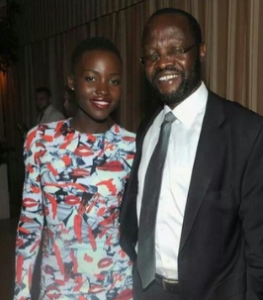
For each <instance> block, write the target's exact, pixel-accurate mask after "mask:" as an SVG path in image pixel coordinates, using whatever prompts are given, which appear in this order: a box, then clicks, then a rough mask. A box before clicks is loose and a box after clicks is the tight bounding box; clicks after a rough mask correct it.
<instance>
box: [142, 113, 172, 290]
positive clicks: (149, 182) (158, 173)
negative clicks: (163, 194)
mask: <svg viewBox="0 0 263 300" xmlns="http://www.w3.org/2000/svg"><path fill="white" fill-rule="evenodd" d="M175 119H176V118H175V116H174V114H173V113H172V112H168V113H167V114H166V115H165V117H164V121H163V123H162V125H161V130H160V135H159V139H158V142H157V145H156V146H155V149H154V151H153V154H152V157H151V159H150V161H149V164H148V168H147V171H146V175H145V182H144V189H143V196H142V206H141V213H140V224H139V239H138V256H137V268H138V271H139V274H140V277H141V281H142V287H143V288H146V287H147V286H148V285H149V284H150V283H151V282H152V281H153V280H154V279H155V223H156V215H157V210H158V200H159V195H160V190H161V186H162V174H163V167H164V163H165V158H166V153H167V149H168V143H169V137H170V133H171V128H172V123H173V122H174V121H175Z"/></svg>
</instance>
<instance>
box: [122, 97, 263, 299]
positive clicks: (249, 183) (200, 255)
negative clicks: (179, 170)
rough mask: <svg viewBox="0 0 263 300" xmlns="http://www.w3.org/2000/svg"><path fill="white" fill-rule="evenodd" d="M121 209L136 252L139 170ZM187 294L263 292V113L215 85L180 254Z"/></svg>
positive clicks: (127, 239)
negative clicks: (216, 90) (223, 93)
mask: <svg viewBox="0 0 263 300" xmlns="http://www.w3.org/2000/svg"><path fill="white" fill-rule="evenodd" d="M161 109H162V107H160V108H159V109H158V110H157V111H156V112H155V114H154V115H153V116H152V118H151V119H150V120H148V121H146V122H143V123H142V124H141V126H140V128H139V130H138V133H137V154H136V157H135V161H134V165H133V168H132V173H131V177H130V180H129V183H128V186H127V189H126V192H125V196H124V200H123V206H122V210H121V219H120V221H121V245H122V247H123V249H124V250H125V251H126V252H127V253H128V254H129V256H130V257H131V259H132V260H136V253H135V250H134V247H135V244H136V242H137V236H138V226H137V217H136V196H137V188H138V179H137V171H138V166H139V164H140V158H141V151H142V144H143V140H144V136H145V134H146V132H147V130H148V128H149V126H150V125H151V124H152V122H153V120H154V118H155V116H156V115H157V114H158V113H159V111H160V110H161ZM178 276H179V282H180V296H181V300H212V299H218V300H223V299H228V298H230V297H233V298H231V299H233V300H234V299H235V300H237V299H238V300H244V299H246V300H248V299H249V300H255V299H263V118H262V117H260V116H259V115H257V114H255V113H253V112H251V111H249V110H247V109H245V108H243V107H242V106H241V105H239V104H237V103H234V102H231V101H227V100H225V99H222V98H220V97H219V96H218V95H216V94H214V93H212V92H209V96H208V102H207V108H206V113H205V117H204V122H203V127H202V130H201V135H200V140H199V144H198V148H197V153H196V158H195V162H194V168H193V173H192V178H191V183H190V188H189V193H188V198H187V203H186V209H185V216H184V223H183V228H182V235H181V241H180V248H179V256H178Z"/></svg>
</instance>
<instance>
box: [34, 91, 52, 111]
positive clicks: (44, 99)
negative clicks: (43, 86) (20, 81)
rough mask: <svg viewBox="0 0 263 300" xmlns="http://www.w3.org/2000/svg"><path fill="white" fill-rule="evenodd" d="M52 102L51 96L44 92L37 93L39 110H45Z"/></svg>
mask: <svg viewBox="0 0 263 300" xmlns="http://www.w3.org/2000/svg"><path fill="white" fill-rule="evenodd" d="M49 104H50V98H49V97H48V95H47V94H46V93H44V92H39V93H36V106H37V110H38V111H39V112H41V111H44V110H45V109H46V108H47V107H48V106H49Z"/></svg>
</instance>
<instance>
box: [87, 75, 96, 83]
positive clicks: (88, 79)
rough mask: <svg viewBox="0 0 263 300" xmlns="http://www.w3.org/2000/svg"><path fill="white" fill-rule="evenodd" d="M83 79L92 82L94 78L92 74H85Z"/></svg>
mask: <svg viewBox="0 0 263 300" xmlns="http://www.w3.org/2000/svg"><path fill="white" fill-rule="evenodd" d="M85 80H86V81H88V82H92V81H94V80H95V78H94V77H92V76H86V77H85Z"/></svg>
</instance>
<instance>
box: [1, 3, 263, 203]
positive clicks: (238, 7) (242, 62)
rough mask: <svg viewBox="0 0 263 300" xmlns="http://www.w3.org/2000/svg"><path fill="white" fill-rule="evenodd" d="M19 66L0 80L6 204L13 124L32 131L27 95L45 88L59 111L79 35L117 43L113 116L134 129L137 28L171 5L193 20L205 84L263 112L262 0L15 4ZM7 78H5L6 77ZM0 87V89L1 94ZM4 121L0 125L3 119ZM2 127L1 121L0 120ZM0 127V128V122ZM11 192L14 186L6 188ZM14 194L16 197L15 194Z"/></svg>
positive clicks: (141, 105) (18, 167) (140, 108)
mask: <svg viewBox="0 0 263 300" xmlns="http://www.w3.org/2000/svg"><path fill="white" fill-rule="evenodd" d="M16 2H17V3H18V4H19V5H20V8H21V13H20V15H18V17H17V20H16V30H17V32H18V35H19V40H20V47H19V61H18V63H17V64H16V65H14V66H12V67H10V68H9V70H8V72H7V74H6V75H5V76H6V77H5V78H2V77H1V76H0V87H1V90H4V91H8V92H7V93H5V92H4V93H3V92H0V101H1V102H0V104H1V105H0V116H1V115H2V116H3V118H2V121H1V120H0V122H2V125H3V126H4V127H5V131H4V132H3V133H2V134H3V135H5V138H6V139H7V140H8V142H9V143H10V144H12V145H14V146H15V149H16V152H15V154H14V155H13V158H10V160H9V174H10V186H11V193H12V197H11V198H12V199H13V200H12V201H15V202H16V203H20V199H19V197H21V195H20V187H21V184H22V183H21V182H22V179H21V178H22V177H23V176H21V172H22V170H23V165H22V158H21V151H22V150H21V149H22V141H21V136H20V135H19V132H18V130H17V123H18V122H24V123H25V124H26V125H27V126H28V127H32V126H33V125H34V124H35V120H36V109H35V103H34V91H35V88H36V87H38V86H48V87H49V88H50V89H51V91H52V93H53V102H54V104H55V105H56V106H57V107H58V108H62V97H63V87H64V85H65V83H66V79H67V76H68V75H69V60H70V55H71V53H72V51H73V49H74V48H75V47H76V45H77V44H78V43H79V42H80V41H81V40H82V39H84V38H86V37H90V36H94V35H99V36H106V37H108V38H110V39H111V40H112V41H113V42H115V43H116V45H117V46H118V48H119V49H120V52H121V54H122V57H123V61H124V79H125V80H124V89H123V97H122V103H121V105H120V107H119V109H118V111H117V112H116V114H115V118H116V119H117V121H118V122H119V123H120V124H121V125H122V126H125V127H126V128H127V129H129V130H136V128H137V126H138V124H139V122H140V120H141V119H142V117H143V115H144V112H145V111H146V110H148V109H149V108H150V107H151V106H152V104H153V103H155V99H154V97H153V96H152V95H151V94H150V93H149V94H148V93H147V96H146V92H145V87H146V88H147V85H146V84H145V80H144V76H143V73H142V69H141V66H140V63H139V57H140V54H141V49H140V40H141V33H142V29H143V25H144V23H145V22H146V20H147V18H148V16H149V15H150V14H152V13H153V12H154V11H155V10H156V9H158V8H163V7H169V6H170V7H176V8H181V9H185V10H187V11H188V12H190V13H192V14H193V15H194V16H195V17H196V18H197V19H198V20H199V22H200V24H201V27H202V30H203V37H204V41H205V43H206V45H207V58H206V62H205V64H204V72H203V76H204V80H205V82H206V84H207V86H208V87H209V88H210V89H212V90H213V91H214V92H217V93H218V94H220V95H221V96H224V97H227V98H229V99H231V100H234V101H237V102H239V103H241V104H243V105H244V106H246V107H248V108H250V109H252V110H254V111H256V112H258V113H259V114H262V115H263V102H262V101H261V95H262V94H263V84H262V83H263V68H262V67H261V60H260V54H261V53H263V35H262V33H261V32H260V29H261V31H262V28H263V1H261V0H125V1H123V0H56V1H54V0H37V1H36V0H16ZM7 78H8V80H6V79H7ZM3 86H5V87H4V89H3ZM3 120H4V121H3ZM3 122H4V123H3ZM0 127H1V124H0ZM13 187H16V188H15V189H13ZM15 190H16V191H17V192H15Z"/></svg>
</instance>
